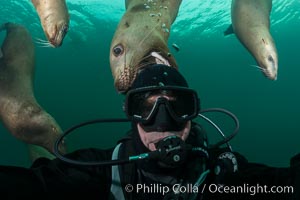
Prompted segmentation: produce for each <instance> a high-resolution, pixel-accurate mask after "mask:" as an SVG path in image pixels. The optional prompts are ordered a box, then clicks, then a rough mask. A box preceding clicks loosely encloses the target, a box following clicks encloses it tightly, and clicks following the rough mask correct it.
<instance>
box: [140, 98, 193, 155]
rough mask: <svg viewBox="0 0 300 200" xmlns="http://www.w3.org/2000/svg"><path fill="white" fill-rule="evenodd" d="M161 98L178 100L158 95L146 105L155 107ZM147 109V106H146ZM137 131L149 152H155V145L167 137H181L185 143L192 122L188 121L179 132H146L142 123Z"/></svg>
mask: <svg viewBox="0 0 300 200" xmlns="http://www.w3.org/2000/svg"><path fill="white" fill-rule="evenodd" d="M161 97H163V98H165V99H167V100H168V101H176V99H175V98H174V97H172V95H168V94H156V95H151V96H149V97H148V98H147V100H146V102H145V103H146V104H149V105H153V104H154V103H155V101H157V99H158V98H161ZM145 107H147V105H145ZM160 114H161V113H160ZM163 114H166V113H163ZM156 117H157V116H156ZM137 129H138V132H139V136H140V138H141V141H142V142H143V144H144V145H145V146H146V147H147V148H148V149H149V150H151V151H155V150H156V147H155V143H157V142H158V141H160V140H162V139H163V138H165V137H168V136H173V135H175V136H177V137H180V138H181V139H182V140H183V141H184V140H186V138H187V137H188V135H189V132H190V129H191V121H187V122H186V123H185V125H184V126H183V128H182V129H181V130H178V131H168V130H164V129H161V131H159V130H160V129H158V130H156V131H146V130H145V129H144V128H143V125H141V124H140V123H138V124H137Z"/></svg>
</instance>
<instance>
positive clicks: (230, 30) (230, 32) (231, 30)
mask: <svg viewBox="0 0 300 200" xmlns="http://www.w3.org/2000/svg"><path fill="white" fill-rule="evenodd" d="M231 34H234V31H233V27H232V24H230V25H229V27H228V28H227V29H226V31H224V36H227V35H231Z"/></svg>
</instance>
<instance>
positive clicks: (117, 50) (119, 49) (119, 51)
mask: <svg viewBox="0 0 300 200" xmlns="http://www.w3.org/2000/svg"><path fill="white" fill-rule="evenodd" d="M123 52H124V48H123V46H122V45H121V44H118V45H117V46H115V47H114V48H113V53H114V55H115V56H116V57H118V56H120V55H122V54H123Z"/></svg>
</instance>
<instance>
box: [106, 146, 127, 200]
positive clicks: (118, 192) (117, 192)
mask: <svg viewBox="0 0 300 200" xmlns="http://www.w3.org/2000/svg"><path fill="white" fill-rule="evenodd" d="M121 145H122V143H119V144H118V145H117V146H116V147H115V149H114V151H113V154H112V158H111V159H112V160H116V159H118V157H119V150H120V147H121ZM111 171H112V173H111V177H112V180H111V187H110V192H111V194H112V196H113V197H114V198H115V199H117V200H125V197H124V193H123V189H122V185H121V178H120V173H119V165H113V166H112V167H111Z"/></svg>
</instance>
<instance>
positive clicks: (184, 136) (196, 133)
mask: <svg viewBox="0 0 300 200" xmlns="http://www.w3.org/2000/svg"><path fill="white" fill-rule="evenodd" d="M124 111H125V113H126V115H127V117H128V120H129V121H130V123H131V125H132V129H131V130H130V131H129V132H128V134H127V135H126V137H124V138H122V139H121V140H120V141H119V142H118V144H117V145H116V146H115V147H114V148H111V149H107V150H100V149H81V150H77V151H75V152H73V153H69V154H66V155H62V154H60V152H59V151H58V148H57V147H58V145H59V143H60V141H61V140H62V138H63V137H64V136H66V134H67V133H69V132H71V131H72V130H74V129H76V128H78V127H81V126H83V125H87V124H91V123H94V122H87V123H83V124H80V125H78V126H75V127H73V128H71V129H69V130H68V131H66V132H65V134H64V135H63V136H62V137H61V138H60V140H58V141H57V143H56V147H55V149H56V150H55V154H56V156H57V158H56V159H53V160H49V159H47V158H39V159H38V160H36V161H35V162H34V163H33V165H32V166H31V167H30V168H29V169H28V168H21V167H13V166H1V167H0V182H1V185H0V194H1V196H2V197H3V196H5V197H7V199H19V198H21V197H30V198H34V199H37V198H39V199H54V198H62V197H64V198H68V199H69V198H70V197H76V198H85V199H98V200H99V199H117V200H125V199H126V200H127V199H138V200H146V199H152V200H156V199H164V200H171V199H172V200H176V199H178V200H179V199H180V200H185V199H188V200H194V199H200V200H207V199H209V200H212V199H235V200H237V199H243V200H244V199H262V198H267V199H280V200H282V199H300V196H299V188H300V164H299V163H300V155H298V156H295V157H294V158H293V159H292V160H291V166H290V167H288V168H275V167H269V166H265V165H262V164H255V163H249V162H248V161H247V160H246V159H245V158H244V157H243V156H242V155H240V154H239V153H236V152H232V150H231V147H230V145H227V146H225V147H221V146H223V144H226V143H228V141H229V140H230V139H231V138H232V137H233V136H234V135H235V134H236V132H237V131H236V130H237V129H238V121H237V119H236V118H235V117H233V119H234V120H235V122H236V125H237V128H236V130H235V131H234V132H233V134H232V135H231V136H230V137H225V138H224V140H223V141H221V142H219V143H217V144H209V141H208V139H207V135H206V133H205V131H204V130H203V128H202V127H201V126H200V125H199V124H197V123H195V122H194V121H193V120H194V119H195V118H196V117H197V116H199V113H203V112H205V110H202V109H200V100H199V98H198V95H197V93H196V92H195V91H194V90H192V89H190V88H189V87H188V84H187V82H186V80H185V78H184V77H183V76H182V75H181V74H180V73H179V72H178V71H177V69H175V68H173V67H170V66H166V65H162V64H153V65H150V66H147V67H145V68H142V69H140V70H139V72H138V73H137V76H136V78H135V80H134V82H133V83H132V85H131V88H130V89H129V90H128V92H127V93H126V99H125V103H124ZM217 111H218V110H217ZM128 120H125V121H128ZM100 121H101V120H100ZM103 121H104V122H105V120H103ZM108 121H109V120H108ZM116 121H118V120H116ZM120 121H121V120H120ZM274 186H276V187H274ZM253 188H254V189H253ZM252 197H253V198H252ZM4 199H5V198H4Z"/></svg>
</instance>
